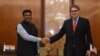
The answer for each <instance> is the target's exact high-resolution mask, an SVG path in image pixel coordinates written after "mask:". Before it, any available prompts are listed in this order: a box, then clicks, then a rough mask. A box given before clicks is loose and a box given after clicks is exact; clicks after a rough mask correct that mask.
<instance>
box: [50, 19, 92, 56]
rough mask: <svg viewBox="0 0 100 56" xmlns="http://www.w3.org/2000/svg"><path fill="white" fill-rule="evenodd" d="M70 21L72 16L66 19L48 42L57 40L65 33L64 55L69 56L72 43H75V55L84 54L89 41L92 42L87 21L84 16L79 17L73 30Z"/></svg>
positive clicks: (80, 55) (83, 55) (82, 55)
mask: <svg viewBox="0 0 100 56" xmlns="http://www.w3.org/2000/svg"><path fill="white" fill-rule="evenodd" d="M72 22H73V20H72V18H71V19H68V20H66V21H65V22H64V24H63V26H62V28H61V29H60V31H59V33H58V34H56V35H54V36H53V37H51V38H50V43H53V42H55V41H57V40H59V39H60V38H61V37H62V36H63V35H64V34H66V41H65V45H64V56H71V51H72V46H73V44H75V51H76V54H77V56H85V54H86V50H89V47H90V43H91V44H92V37H91V31H90V24H89V21H88V20H87V19H85V18H82V17H79V20H78V23H77V27H76V31H75V32H74V31H73V24H72Z"/></svg>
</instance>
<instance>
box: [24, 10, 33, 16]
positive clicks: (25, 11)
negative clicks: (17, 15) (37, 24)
mask: <svg viewBox="0 0 100 56" xmlns="http://www.w3.org/2000/svg"><path fill="white" fill-rule="evenodd" d="M27 12H29V13H31V15H32V11H31V10H29V9H26V10H24V11H23V16H24V13H27Z"/></svg>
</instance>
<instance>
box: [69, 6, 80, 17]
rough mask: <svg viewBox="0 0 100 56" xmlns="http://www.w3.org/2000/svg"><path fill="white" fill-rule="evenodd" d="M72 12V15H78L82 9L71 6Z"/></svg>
mask: <svg viewBox="0 0 100 56" xmlns="http://www.w3.org/2000/svg"><path fill="white" fill-rule="evenodd" d="M70 12H71V16H72V17H77V16H79V14H80V9H79V8H78V7H71V9H70Z"/></svg>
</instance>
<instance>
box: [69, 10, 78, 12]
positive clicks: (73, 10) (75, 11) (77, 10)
mask: <svg viewBox="0 0 100 56" xmlns="http://www.w3.org/2000/svg"><path fill="white" fill-rule="evenodd" d="M77 11H79V10H72V11H71V12H77Z"/></svg>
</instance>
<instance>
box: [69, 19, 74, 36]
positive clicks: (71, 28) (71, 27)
mask: <svg viewBox="0 0 100 56" xmlns="http://www.w3.org/2000/svg"><path fill="white" fill-rule="evenodd" d="M69 24H70V25H69V26H70V31H71V33H72V35H73V34H74V31H73V20H72V18H71V19H70V21H69Z"/></svg>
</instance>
